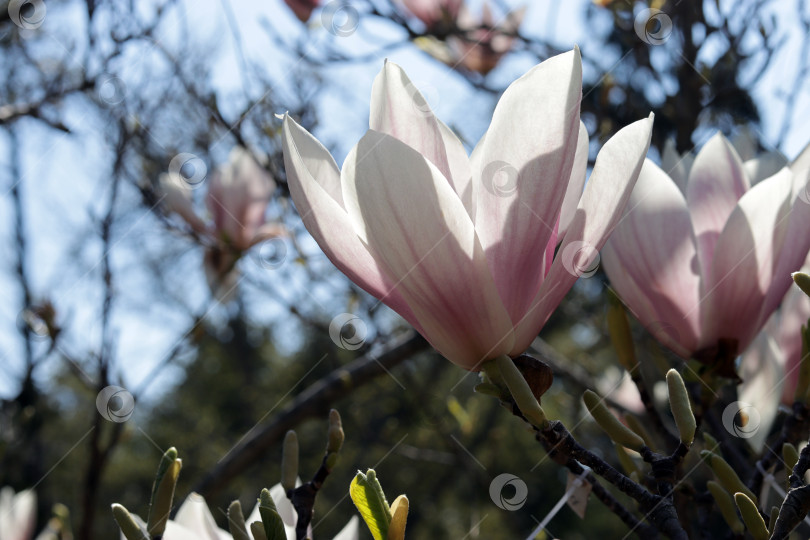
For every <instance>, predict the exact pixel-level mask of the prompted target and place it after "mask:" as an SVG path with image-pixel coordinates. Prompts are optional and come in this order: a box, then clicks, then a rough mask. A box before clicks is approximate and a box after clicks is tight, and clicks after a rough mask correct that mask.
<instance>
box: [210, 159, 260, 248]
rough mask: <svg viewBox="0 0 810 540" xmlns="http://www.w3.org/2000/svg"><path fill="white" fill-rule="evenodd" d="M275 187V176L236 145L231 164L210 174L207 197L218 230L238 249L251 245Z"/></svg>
mask: <svg viewBox="0 0 810 540" xmlns="http://www.w3.org/2000/svg"><path fill="white" fill-rule="evenodd" d="M274 189H275V182H274V181H273V178H272V177H271V176H270V175H269V174H268V173H267V171H265V170H264V169H263V168H262V167H261V166H260V165H259V164H258V163H256V160H254V159H253V156H252V155H251V154H250V153H249V152H248V151H247V150H245V149H243V148H239V147H236V148H234V149H233V151H231V155H230V157H229V159H228V164H227V165H225V166H224V167H220V168H218V169H217V170H216V171H215V172H214V174H213V175H212V176H211V180H210V184H209V188H208V193H207V195H206V198H205V203H206V205H207V206H208V209H209V211H210V212H211V215H212V217H213V220H214V225H215V227H216V230H217V232H218V233H219V234H220V235H221V236H222V237H223V238H224V239H225V240H226V241H228V242H230V243H231V244H232V245H233V246H235V247H236V248H238V249H242V250H244V249H247V248H248V247H250V241H251V239H252V238H253V236H254V235H255V234H256V231H257V230H258V229H259V227H261V225H262V224H263V223H264V212H265V210H266V208H267V203H268V202H269V201H270V197H271V195H272V193H273V190H274Z"/></svg>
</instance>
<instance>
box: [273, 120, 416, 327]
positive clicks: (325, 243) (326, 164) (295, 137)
mask: <svg viewBox="0 0 810 540" xmlns="http://www.w3.org/2000/svg"><path fill="white" fill-rule="evenodd" d="M283 135H284V138H283V141H282V142H283V146H284V164H285V167H286V170H287V183H288V185H289V187H290V195H291V196H292V199H293V202H295V206H296V208H297V209H298V213H299V214H300V215H301V219H302V221H303V222H304V225H305V226H306V228H307V230H308V231H309V233H310V234H311V235H312V237H313V238H314V239H315V241H316V242H317V243H318V245H319V246H320V247H321V249H322V250H323V252H324V253H325V254H326V256H327V257H328V258H329V260H330V261H332V263H333V264H334V265H335V266H337V267H338V269H340V271H341V272H343V273H344V274H346V275H347V276H348V277H349V279H351V280H352V281H353V282H355V283H357V284H358V285H359V286H360V287H361V288H362V289H363V290H365V291H366V292H368V293H369V294H371V295H373V296H375V297H376V298H379V299H380V300H382V301H383V302H385V303H386V305H388V306H389V307H391V309H393V310H394V311H396V312H397V313H399V314H400V315H402V317H404V318H405V319H406V320H407V321H408V322H409V323H411V324H412V325H413V326H415V327H416V328H417V330H419V329H420V326H419V323H418V322H417V321H416V319H415V317H414V316H413V313H412V312H411V310H410V308H409V307H408V305H407V304H406V303H405V301H404V300H403V299H402V297H401V296H400V294H399V293H398V292H397V291H396V289H395V287H394V285H395V283H393V282H392V281H391V279H390V278H389V277H388V276H386V275H385V274H383V272H382V271H381V269H380V268H379V266H378V264H377V261H376V260H375V257H374V256H373V255H372V254H371V253H370V252H369V250H368V248H367V246H366V245H365V244H364V243H363V242H362V241H361V240H360V238H358V236H357V233H356V232H355V228H354V226H353V224H352V223H351V220H350V219H349V215H348V214H347V213H346V210H345V209H344V208H343V194H342V192H341V193H337V194H333V193H331V192H330V191H329V190H330V189H334V188H335V186H336V187H337V188H338V189H340V179H339V178H327V177H328V176H334V175H338V174H339V172H338V171H337V167H336V166H334V161H333V160H332V156H331V155H330V154H329V152H328V151H327V150H326V149H325V148H324V147H323V146H322V145H321V144H320V143H319V142H318V141H317V140H316V139H315V138H314V137H313V136H312V135H310V134H309V132H307V131H306V130H304V129H303V128H301V127H300V126H299V125H298V124H296V123H295V121H293V120H292V119H290V118H289V117H287V118H285V121H284V132H283ZM315 174H320V175H321V176H320V178H316V177H315ZM324 186H329V189H327V188H326V187H324ZM336 197H338V198H336Z"/></svg>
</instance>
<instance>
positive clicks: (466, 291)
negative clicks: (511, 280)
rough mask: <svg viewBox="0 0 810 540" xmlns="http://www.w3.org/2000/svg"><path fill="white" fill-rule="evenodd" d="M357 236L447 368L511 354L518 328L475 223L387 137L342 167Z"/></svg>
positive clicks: (375, 139) (409, 151)
mask: <svg viewBox="0 0 810 540" xmlns="http://www.w3.org/2000/svg"><path fill="white" fill-rule="evenodd" d="M342 181H343V187H344V190H343V200H344V201H346V209H347V211H348V213H349V215H350V216H351V218H352V221H353V222H354V224H355V230H356V231H357V233H358V234H359V235H360V236H361V238H363V239H364V240H365V241H366V243H367V244H368V246H369V249H370V250H372V251H373V252H374V253H375V254H376V255H377V256H378V257H379V259H378V262H379V263H380V265H381V266H382V267H383V268H384V269H385V272H386V274H388V275H389V276H391V277H392V278H394V279H396V280H397V287H398V290H399V291H400V292H401V294H402V296H403V298H404V299H405V301H406V302H407V304H408V305H409V306H410V307H411V309H412V310H413V312H414V314H415V315H416V318H417V319H418V321H419V322H420V323H421V325H422V328H423V331H422V334H423V335H424V336H425V338H426V339H427V340H428V341H430V342H431V344H432V345H433V346H434V347H435V348H436V349H437V350H438V351H439V352H440V353H442V354H443V355H444V356H445V357H446V358H447V359H448V360H450V361H452V362H453V363H456V364H458V365H459V366H462V367H464V368H466V369H469V370H477V369H478V368H479V367H480V363H481V362H482V361H483V360H486V359H489V358H495V357H496V356H498V355H502V354H505V353H506V352H508V351H509V350H510V349H511V347H512V325H511V323H510V321H509V317H508V315H507V313H506V311H505V309H504V307H503V304H502V303H501V299H500V297H499V296H498V292H497V290H496V289H495V285H494V282H493V280H492V276H491V275H490V273H489V270H488V268H487V263H486V259H485V257H484V254H483V250H482V248H481V245H480V243H479V241H478V238H477V236H476V233H475V228H474V227H473V224H472V221H471V220H470V216H469V215H468V214H467V211H466V210H465V209H464V206H463V205H462V203H461V200H460V199H459V198H458V196H457V195H456V193H455V192H454V191H453V189H452V188H451V187H450V185H449V184H448V183H447V181H446V180H445V178H444V177H443V175H442V174H441V172H440V171H439V170H438V169H437V168H436V167H435V166H434V165H433V164H432V163H431V162H430V161H428V160H426V159H425V158H424V157H422V156H421V155H420V154H419V153H417V152H416V151H415V150H414V149H413V148H411V147H410V146H407V145H405V144H403V143H402V142H400V141H399V140H398V139H395V138H393V137H391V136H389V135H386V134H383V133H378V132H376V131H369V132H368V133H367V134H366V135H365V136H364V137H363V138H362V139H361V140H360V142H359V143H358V144H357V146H356V147H355V148H354V149H353V150H352V151H351V152H350V154H349V156H348V157H347V158H346V162H345V163H344V166H343V175H342Z"/></svg>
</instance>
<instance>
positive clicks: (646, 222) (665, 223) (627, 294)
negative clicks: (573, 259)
mask: <svg viewBox="0 0 810 540" xmlns="http://www.w3.org/2000/svg"><path fill="white" fill-rule="evenodd" d="M697 264H698V261H697V253H696V247H695V239H694V236H693V234H692V222H691V220H690V217H689V210H688V209H687V207H686V200H685V199H684V198H683V194H681V192H680V190H679V189H678V187H677V186H676V185H675V183H674V182H673V181H672V180H671V179H670V178H669V177H668V176H667V174H666V173H665V172H664V171H662V170H661V169H660V168H658V167H657V166H656V165H655V164H654V163H652V162H651V161H649V160H647V161H645V163H644V167H643V168H642V170H641V174H640V175H639V179H638V182H637V183H636V187H635V189H634V190H633V194H632V195H631V197H630V200H629V202H628V203H627V207H626V209H625V215H624V217H623V218H622V220H621V222H620V223H619V224H618V226H617V227H616V229H615V230H614V231H613V233H612V234H611V236H610V239H609V240H608V241H607V244H606V245H605V247H604V249H603V250H602V265H603V267H604V269H605V272H606V273H607V276H608V278H609V279H610V284H611V285H612V286H613V287H614V289H615V290H616V292H617V293H618V295H619V297H620V298H621V299H622V301H623V302H624V303H625V304H626V305H627V307H628V308H629V309H630V311H631V312H632V313H633V314H634V315H635V316H636V318H638V320H639V321H640V322H641V323H642V325H644V327H645V328H647V329H648V330H649V331H650V332H651V333H652V334H653V335H654V336H655V337H656V339H658V340H659V341H660V342H661V343H662V344H664V345H665V346H667V347H669V348H670V349H672V350H673V351H675V352H676V353H677V354H679V355H681V356H684V357H688V356H689V355H690V353H692V352H694V351H695V350H696V349H697V346H698V341H699V334H700V310H699V308H698V302H699V299H700V298H699V291H700V271H699V269H698V267H697Z"/></svg>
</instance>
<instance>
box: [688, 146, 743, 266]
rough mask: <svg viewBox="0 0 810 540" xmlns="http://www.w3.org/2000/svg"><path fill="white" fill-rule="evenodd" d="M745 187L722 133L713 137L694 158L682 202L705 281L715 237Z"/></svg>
mask: <svg viewBox="0 0 810 540" xmlns="http://www.w3.org/2000/svg"><path fill="white" fill-rule="evenodd" d="M749 188H750V183H749V182H748V177H747V176H746V174H745V170H744V169H743V165H742V162H741V161H740V158H739V156H738V155H737V151H736V150H734V147H733V146H731V144H730V143H729V142H728V141H727V140H726V138H725V137H724V136H723V134H722V133H718V134H716V135H715V136H714V137H712V138H711V139H709V142H707V143H706V144H705V146H704V147H703V148H702V149H701V150H700V152H699V153H698V155H697V156H696V157H695V162H694V164H693V165H692V170H691V171H690V173H689V182H688V184H687V186H686V203H687V204H688V205H689V212H690V213H691V214H692V227H693V228H694V231H695V237H696V238H697V243H698V257H699V258H700V265H701V268H702V270H703V278H704V280H706V281H708V280H707V278H708V276H709V275H710V272H711V261H712V259H713V254H714V249H715V244H716V243H717V238H718V236H720V232H721V231H722V230H723V227H725V225H726V221H728V218H729V216H730V215H731V212H732V211H733V210H734V207H735V206H736V205H737V201H738V200H740V197H742V196H743V194H744V193H745V192H746V191H748V189H749Z"/></svg>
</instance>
